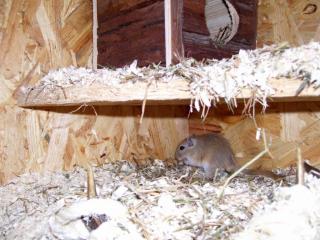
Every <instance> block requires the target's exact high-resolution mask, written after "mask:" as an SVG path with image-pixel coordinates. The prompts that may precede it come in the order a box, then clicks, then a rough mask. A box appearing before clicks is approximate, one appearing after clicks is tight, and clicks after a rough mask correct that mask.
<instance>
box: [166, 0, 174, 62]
mask: <svg viewBox="0 0 320 240" xmlns="http://www.w3.org/2000/svg"><path fill="white" fill-rule="evenodd" d="M171 11H172V10H171V0H164V29H165V41H166V42H165V46H166V67H169V66H170V65H171V63H172V40H171V36H172V16H171Z"/></svg>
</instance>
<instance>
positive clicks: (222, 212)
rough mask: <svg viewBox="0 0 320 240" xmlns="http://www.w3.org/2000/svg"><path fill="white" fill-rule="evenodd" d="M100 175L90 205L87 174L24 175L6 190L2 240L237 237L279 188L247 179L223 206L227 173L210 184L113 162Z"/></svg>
mask: <svg viewBox="0 0 320 240" xmlns="http://www.w3.org/2000/svg"><path fill="white" fill-rule="evenodd" d="M94 175H95V180H96V183H97V190H98V196H99V199H91V200H86V186H85V184H86V174H85V171H84V170H82V169H75V170H74V171H72V172H56V173H49V172H47V173H45V174H43V175H39V174H37V173H32V174H24V175H22V176H20V177H17V178H16V179H14V180H13V181H11V182H10V183H8V184H7V185H5V186H3V187H1V188H0V232H1V235H0V236H1V237H0V238H1V239H57V238H58V239H80V237H82V239H83V238H87V239H103V238H102V237H103V236H106V234H108V237H109V238H108V239H139V238H142V239H183V240H185V239H195V238H197V237H200V239H230V237H231V235H232V234H234V233H237V232H239V231H241V230H243V229H244V227H245V225H246V223H247V222H248V221H249V220H250V219H251V217H252V215H253V214H254V212H256V211H257V210H258V209H261V208H263V207H264V206H265V205H267V204H269V203H270V202H271V201H272V198H273V192H274V190H275V189H277V188H278V186H279V183H275V182H273V181H272V180H270V179H267V178H263V177H254V178H252V177H250V178H248V177H245V176H242V177H239V178H236V179H235V180H234V181H233V182H232V183H231V184H230V185H229V186H228V187H227V189H226V191H225V196H224V198H223V199H222V200H221V202H218V201H217V196H218V194H219V192H220V191H221V186H222V184H223V181H224V180H225V179H226V176H225V175H224V174H223V173H218V175H217V177H216V180H215V181H205V180H203V178H202V177H203V175H202V172H201V171H199V170H197V169H193V168H190V167H186V166H183V167H179V168H176V167H165V165H164V163H163V162H162V161H159V160H157V161H155V163H154V164H153V165H151V166H148V167H145V168H141V169H139V168H137V167H136V166H135V165H132V164H130V163H128V162H126V161H119V162H117V163H115V164H106V165H104V166H102V167H96V168H94ZM92 219H95V220H94V221H93V220H92ZM97 223H98V224H97ZM90 226H93V227H90ZM110 231H111V232H112V233H113V234H112V235H111V234H110ZM124 233H125V234H124Z"/></svg>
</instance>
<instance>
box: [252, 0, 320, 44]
mask: <svg viewBox="0 0 320 240" xmlns="http://www.w3.org/2000/svg"><path fill="white" fill-rule="evenodd" d="M311 39H313V40H315V41H319V40H320V3H319V1H316V0H281V1H276V0H271V1H268V0H263V1H261V2H260V4H259V16H258V35H257V44H258V47H259V46H262V45H263V44H272V43H278V42H282V41H287V42H289V43H290V44H292V45H301V44H303V43H308V42H309V41H310V40H311Z"/></svg>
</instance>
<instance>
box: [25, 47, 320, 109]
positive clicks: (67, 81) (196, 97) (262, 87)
mask: <svg viewBox="0 0 320 240" xmlns="http://www.w3.org/2000/svg"><path fill="white" fill-rule="evenodd" d="M277 78H279V79H281V78H292V79H297V80H298V81H301V80H302V81H303V82H302V83H301V86H300V87H299V88H298V89H297V94H299V93H300V92H301V91H303V89H304V88H305V87H306V86H309V85H312V86H313V87H315V88H318V87H319V86H320V44H319V42H310V43H309V44H306V45H302V46H299V47H295V48H290V47H289V45H288V44H284V43H283V44H280V45H271V46H264V47H263V48H260V49H256V50H240V52H239V54H237V55H234V56H233V57H232V58H230V59H222V60H220V61H218V60H215V59H212V60H210V59H208V60H206V61H202V62H198V61H195V60H194V59H185V60H183V61H182V62H181V63H179V64H177V65H174V66H170V67H168V68H165V67H162V66H160V65H156V64H153V65H150V66H148V67H142V68H139V67H137V61H136V60H135V61H134V62H133V63H132V64H131V65H129V66H125V67H123V68H117V69H110V68H102V69H98V70H97V71H93V70H92V69H86V68H76V67H67V68H61V69H57V70H52V71H50V72H49V73H48V74H47V75H46V76H45V77H44V78H42V79H41V81H40V82H39V83H38V86H39V88H40V89H43V90H42V91H52V90H57V89H58V88H59V89H60V91H63V88H65V87H70V86H74V85H80V86H89V85H92V84H94V83H99V84H104V85H106V86H121V84H134V83H135V82H137V81H143V82H149V83H152V82H154V81H163V82H168V83H169V82H170V81H175V80H179V79H180V80H181V79H183V80H185V81H188V82H189V86H190V92H191V94H192V96H193V99H191V104H190V108H191V111H192V109H193V108H195V109H196V110H197V111H200V110H201V107H204V108H205V107H207V108H210V107H211V106H212V105H215V104H216V103H217V102H218V101H219V99H220V98H222V99H224V100H225V101H226V103H227V104H228V105H230V107H236V106H237V105H236V104H237V103H236V97H237V96H238V95H239V94H240V92H241V91H242V90H244V89H248V90H250V91H251V92H252V96H253V98H254V102H253V103H252V104H251V105H252V106H254V103H255V102H258V103H260V104H262V105H263V107H264V108H266V107H267V101H266V99H267V97H270V96H272V94H274V92H275V90H274V89H273V88H272V87H271V86H270V85H269V84H268V80H269V79H277ZM279 81H280V80H279ZM42 87H43V88H42ZM32 89H33V88H30V89H29V91H32ZM240 97H241V96H240Z"/></svg>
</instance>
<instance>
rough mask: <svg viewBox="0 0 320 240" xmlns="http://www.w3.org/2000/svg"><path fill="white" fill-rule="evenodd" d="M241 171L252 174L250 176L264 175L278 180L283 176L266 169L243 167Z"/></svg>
mask: <svg viewBox="0 0 320 240" xmlns="http://www.w3.org/2000/svg"><path fill="white" fill-rule="evenodd" d="M243 173H244V174H247V175H252V176H264V177H268V178H272V179H273V180H279V179H281V178H283V176H279V175H277V174H275V173H273V172H272V171H268V170H260V169H257V170H255V169H245V170H243Z"/></svg>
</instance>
